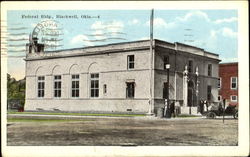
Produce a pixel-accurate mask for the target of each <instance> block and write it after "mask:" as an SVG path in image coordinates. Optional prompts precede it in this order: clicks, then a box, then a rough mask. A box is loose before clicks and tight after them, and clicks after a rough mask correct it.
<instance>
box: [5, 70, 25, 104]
mask: <svg viewBox="0 0 250 157" xmlns="http://www.w3.org/2000/svg"><path fill="white" fill-rule="evenodd" d="M7 97H8V100H19V101H20V105H21V106H24V100H25V78H24V79H21V80H19V81H16V79H15V78H13V77H11V75H10V74H7Z"/></svg>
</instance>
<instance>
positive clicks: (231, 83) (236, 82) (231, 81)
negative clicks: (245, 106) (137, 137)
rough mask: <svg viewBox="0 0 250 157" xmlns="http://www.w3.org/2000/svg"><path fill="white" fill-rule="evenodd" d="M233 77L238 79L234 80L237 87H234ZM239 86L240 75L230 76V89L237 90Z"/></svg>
mask: <svg viewBox="0 0 250 157" xmlns="http://www.w3.org/2000/svg"><path fill="white" fill-rule="evenodd" d="M233 78H235V79H236V80H235V82H234V83H235V88H233V87H232V85H233ZM237 87H238V77H231V78H230V89H233V90H236V89H237Z"/></svg>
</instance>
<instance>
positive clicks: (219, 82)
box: [218, 77, 221, 89]
mask: <svg viewBox="0 0 250 157" xmlns="http://www.w3.org/2000/svg"><path fill="white" fill-rule="evenodd" d="M220 88H221V77H220V78H218V89H220Z"/></svg>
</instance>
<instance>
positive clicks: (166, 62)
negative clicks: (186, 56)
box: [163, 56, 169, 69]
mask: <svg viewBox="0 0 250 157" xmlns="http://www.w3.org/2000/svg"><path fill="white" fill-rule="evenodd" d="M167 64H169V56H164V59H163V66H164V67H163V69H167V68H166V65H167Z"/></svg>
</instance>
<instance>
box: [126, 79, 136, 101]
mask: <svg viewBox="0 0 250 157" xmlns="http://www.w3.org/2000/svg"><path fill="white" fill-rule="evenodd" d="M126 97H127V98H134V97H135V83H134V82H127V88H126Z"/></svg>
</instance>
